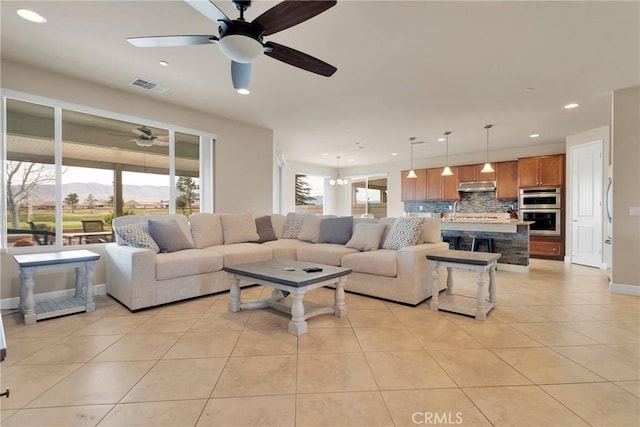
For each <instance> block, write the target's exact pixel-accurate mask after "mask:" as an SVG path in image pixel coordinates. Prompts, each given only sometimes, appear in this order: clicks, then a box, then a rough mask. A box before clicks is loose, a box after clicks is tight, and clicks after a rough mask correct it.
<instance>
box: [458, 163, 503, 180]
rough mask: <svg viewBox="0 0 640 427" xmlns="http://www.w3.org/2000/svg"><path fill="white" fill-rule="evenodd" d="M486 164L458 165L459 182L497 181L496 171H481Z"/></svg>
mask: <svg viewBox="0 0 640 427" xmlns="http://www.w3.org/2000/svg"><path fill="white" fill-rule="evenodd" d="M494 166H495V163H494ZM483 167H484V164H482V165H465V166H458V181H459V182H478V181H495V180H496V173H495V172H491V173H482V172H480V171H481V170H482V168H483Z"/></svg>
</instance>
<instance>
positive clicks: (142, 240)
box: [113, 221, 160, 253]
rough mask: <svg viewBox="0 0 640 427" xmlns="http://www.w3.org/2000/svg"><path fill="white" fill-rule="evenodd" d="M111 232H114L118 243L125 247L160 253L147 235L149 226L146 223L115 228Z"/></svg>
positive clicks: (151, 238) (154, 242)
mask: <svg viewBox="0 0 640 427" xmlns="http://www.w3.org/2000/svg"><path fill="white" fill-rule="evenodd" d="M113 231H115V233H116V235H117V236H118V237H119V238H120V241H122V242H124V243H125V245H126V246H132V247H134V248H142V249H149V250H152V251H154V252H155V253H158V252H160V248H159V247H158V244H157V243H156V241H155V240H153V237H151V234H149V226H148V225H147V223H146V221H145V222H134V223H133V224H127V225H123V226H120V227H115V228H114V229H113Z"/></svg>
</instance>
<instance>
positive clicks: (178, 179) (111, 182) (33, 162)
mask: <svg viewBox="0 0 640 427" xmlns="http://www.w3.org/2000/svg"><path fill="white" fill-rule="evenodd" d="M3 99H4V101H5V102H4V103H3V105H5V106H6V116H5V117H6V132H5V133H4V136H5V137H4V138H3V144H2V153H3V160H4V163H5V168H4V169H5V170H4V174H3V188H4V189H5V190H6V197H4V200H3V201H2V202H3V203H4V206H5V209H3V210H4V212H3V215H4V216H5V219H6V222H5V221H3V222H5V223H6V224H7V226H6V228H5V229H4V230H3V237H4V238H3V239H2V245H3V246H16V245H17V246H22V245H25V246H27V245H42V244H47V245H51V244H57V245H70V244H84V243H96V242H98V241H100V242H102V241H109V240H111V236H110V232H111V220H112V219H113V217H115V216H121V215H135V214H141V213H144V214H166V213H183V214H185V215H190V214H192V213H195V212H199V211H200V210H201V204H202V203H203V200H201V187H202V186H203V185H202V184H205V185H204V186H205V187H206V188H209V189H212V188H213V183H212V182H206V180H205V181H203V180H202V178H201V170H202V168H203V167H204V169H205V170H206V174H205V175H206V176H208V177H213V173H212V171H211V170H210V169H211V168H212V159H213V151H212V144H213V135H207V134H202V133H198V132H189V131H187V130H183V129H175V128H172V126H169V125H165V126H162V125H159V124H158V123H146V122H142V121H139V120H137V119H134V120H127V119H124V120H123V119H116V118H114V117H109V113H105V114H90V113H88V112H84V111H81V110H82V108H81V107H79V108H62V107H58V106H55V105H54V104H55V102H53V101H52V102H51V104H50V105H42V104H40V103H37V102H30V101H25V100H20V99H14V98H3ZM203 153H204V156H203V155H202V154H203ZM201 157H203V159H201ZM201 165H203V166H201ZM208 180H209V181H212V178H209V179H208ZM3 193H5V191H3ZM204 196H205V200H204V203H205V205H204V206H205V210H207V209H208V211H212V208H213V203H212V194H211V195H207V194H205V195H204ZM89 223H90V224H93V226H95V225H96V224H97V225H98V226H99V227H100V229H102V230H103V232H99V233H98V237H100V239H99V240H96V239H91V238H89V237H91V236H82V235H81V233H84V232H87V230H86V225H87V224H89ZM94 229H95V228H92V230H94ZM5 233H6V234H5ZM94 237H96V236H94Z"/></svg>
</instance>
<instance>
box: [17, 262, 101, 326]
mask: <svg viewBox="0 0 640 427" xmlns="http://www.w3.org/2000/svg"><path fill="white" fill-rule="evenodd" d="M13 259H14V260H15V261H16V262H17V263H18V266H19V267H20V306H19V309H20V312H22V314H23V315H24V323H25V325H31V324H33V323H36V322H37V321H38V320H42V319H48V318H50V317H56V316H63V315H65V314H71V313H79V312H82V311H87V312H89V311H94V310H95V309H96V304H95V302H94V301H93V275H94V270H95V264H96V261H97V260H98V259H100V255H98V254H97V253H95V252H91V251H85V250H80V251H62V252H46V253H38V254H24V255H14V256H13ZM70 267H73V268H75V269H76V283H75V294H74V296H73V297H65V298H56V299H49V300H44V301H39V302H37V303H36V301H35V295H34V287H35V275H36V271H39V270H45V269H56V268H70Z"/></svg>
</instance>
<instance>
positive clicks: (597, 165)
mask: <svg viewBox="0 0 640 427" xmlns="http://www.w3.org/2000/svg"><path fill="white" fill-rule="evenodd" d="M602 146H603V144H602V141H595V142H590V143H587V144H582V145H578V146H574V147H572V148H571V262H572V263H574V264H582V265H588V266H591V267H600V265H601V264H602V219H603V218H602V212H603V211H602V179H603V178H602Z"/></svg>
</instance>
